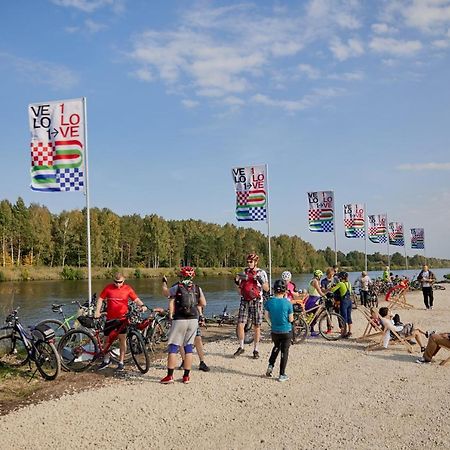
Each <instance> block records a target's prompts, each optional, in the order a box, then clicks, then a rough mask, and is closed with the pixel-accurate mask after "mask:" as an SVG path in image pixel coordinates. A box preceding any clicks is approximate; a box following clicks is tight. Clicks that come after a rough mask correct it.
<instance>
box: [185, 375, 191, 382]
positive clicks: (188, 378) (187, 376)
mask: <svg viewBox="0 0 450 450" xmlns="http://www.w3.org/2000/svg"><path fill="white" fill-rule="evenodd" d="M190 382H191V378H190V377H189V375H183V383H184V384H189V383H190Z"/></svg>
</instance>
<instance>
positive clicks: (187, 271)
mask: <svg viewBox="0 0 450 450" xmlns="http://www.w3.org/2000/svg"><path fill="white" fill-rule="evenodd" d="M180 275H181V276H182V277H183V278H194V277H195V269H194V268H193V267H191V266H185V267H182V268H181V269H180Z"/></svg>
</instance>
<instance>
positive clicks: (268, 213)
mask: <svg viewBox="0 0 450 450" xmlns="http://www.w3.org/2000/svg"><path fill="white" fill-rule="evenodd" d="M265 167H266V177H267V178H266V186H267V194H266V199H267V208H266V211H267V238H268V241H269V288H270V289H269V290H270V292H271V291H272V245H271V242H270V208H269V167H268V165H267V164H265Z"/></svg>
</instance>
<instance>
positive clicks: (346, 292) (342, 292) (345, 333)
mask: <svg viewBox="0 0 450 450" xmlns="http://www.w3.org/2000/svg"><path fill="white" fill-rule="evenodd" d="M338 277H339V279H340V281H339V283H338V284H337V285H336V286H334V287H332V288H331V290H330V292H333V293H337V294H339V298H340V307H339V308H340V309H339V312H340V314H341V316H342V318H343V319H344V324H343V325H344V326H343V327H342V328H341V335H342V337H344V338H349V337H350V336H351V335H352V299H351V297H350V294H351V293H352V285H351V284H350V282H349V281H348V273H347V272H340V273H339V274H338Z"/></svg>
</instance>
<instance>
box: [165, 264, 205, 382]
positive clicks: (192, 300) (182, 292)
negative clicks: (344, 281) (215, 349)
mask: <svg viewBox="0 0 450 450" xmlns="http://www.w3.org/2000/svg"><path fill="white" fill-rule="evenodd" d="M194 276H195V270H194V268H192V267H190V266H185V267H182V268H181V269H180V281H179V282H178V283H175V284H174V285H173V286H172V287H171V288H170V289H169V288H168V287H167V279H166V277H163V294H164V295H167V296H168V297H169V319H173V321H172V326H171V327H170V332H169V336H168V356H167V375H166V376H165V377H164V378H163V379H162V380H161V383H162V384H171V383H173V382H174V379H173V373H174V370H175V366H176V361H177V353H178V351H179V350H180V348H181V347H183V349H184V353H185V356H184V360H183V368H184V374H183V383H185V384H187V383H189V382H190V371H191V367H192V352H193V350H194V342H195V339H196V336H197V335H198V328H199V322H201V321H202V318H203V316H202V312H203V308H204V307H205V306H206V299H205V296H204V294H203V291H202V289H201V288H200V286H197V285H196V284H194V282H193V278H194ZM200 339H201V338H200ZM197 351H198V350H197ZM202 351H203V347H202ZM199 357H200V360H202V356H201V354H200V352H199Z"/></svg>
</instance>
